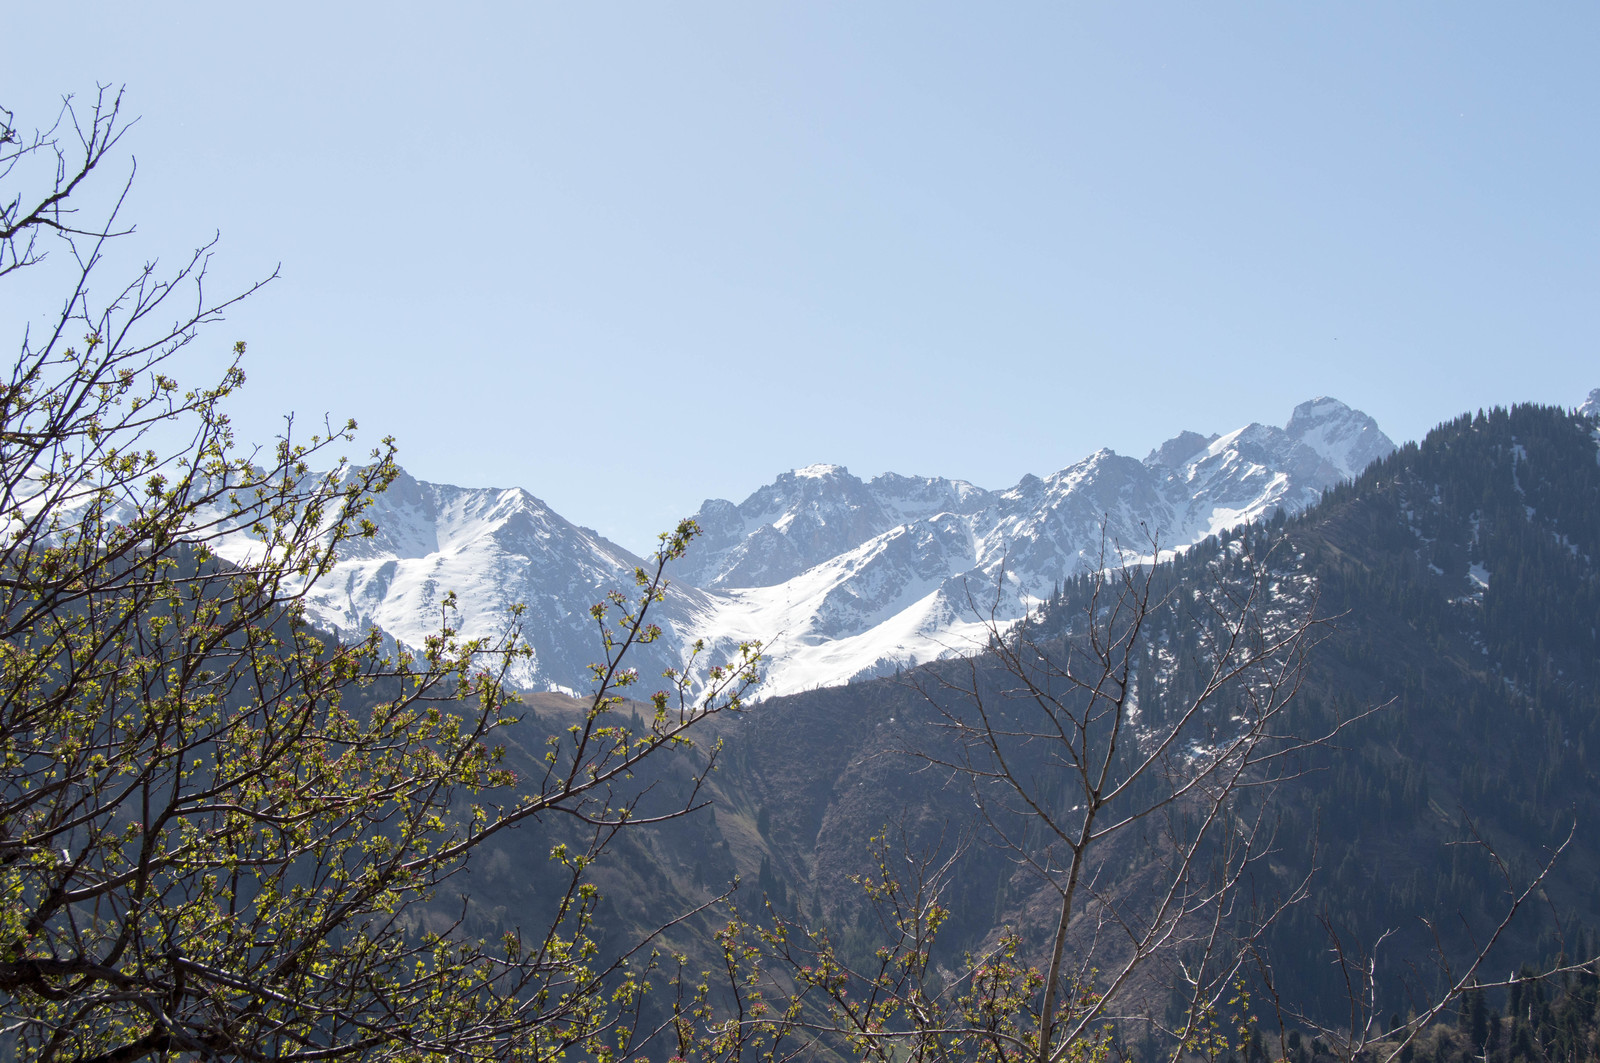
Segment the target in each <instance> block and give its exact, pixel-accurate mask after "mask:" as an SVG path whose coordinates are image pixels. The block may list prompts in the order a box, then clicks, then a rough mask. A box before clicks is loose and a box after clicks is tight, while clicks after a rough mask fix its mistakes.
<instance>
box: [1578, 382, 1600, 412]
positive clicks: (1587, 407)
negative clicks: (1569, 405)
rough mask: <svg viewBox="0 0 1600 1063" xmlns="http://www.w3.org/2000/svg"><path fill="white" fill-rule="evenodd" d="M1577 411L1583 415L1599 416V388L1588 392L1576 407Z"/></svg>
mask: <svg viewBox="0 0 1600 1063" xmlns="http://www.w3.org/2000/svg"><path fill="white" fill-rule="evenodd" d="M1578 412H1579V413H1581V414H1583V415H1584V416H1585V417H1600V388H1595V389H1594V390H1593V391H1591V392H1589V397H1588V399H1586V400H1585V401H1584V402H1583V404H1582V405H1581V406H1579V407H1578Z"/></svg>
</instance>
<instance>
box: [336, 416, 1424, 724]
mask: <svg viewBox="0 0 1600 1063" xmlns="http://www.w3.org/2000/svg"><path fill="white" fill-rule="evenodd" d="M1393 449H1394V444H1393V443H1392V442H1391V441H1390V440H1389V439H1388V437H1386V436H1385V435H1384V434H1383V433H1382V432H1381V431H1379V429H1378V426H1377V424H1376V423H1375V422H1373V420H1372V418H1370V417H1368V416H1367V415H1366V414H1363V413H1361V412H1359V411H1357V410H1353V409H1351V408H1350V407H1348V406H1345V405H1344V404H1343V403H1340V402H1338V401H1336V400H1334V399H1328V398H1319V399H1314V400H1312V401H1311V402H1307V403H1303V404H1301V405H1300V406H1298V407H1296V409H1295V410H1294V413H1293V415H1292V416H1291V417H1290V419H1289V421H1288V423H1287V424H1286V425H1285V426H1284V427H1282V428H1279V427H1276V426H1271V425H1261V424H1251V425H1247V426H1245V427H1243V428H1240V429H1238V430H1236V431H1233V432H1230V433H1228V434H1226V435H1220V436H1217V435H1213V436H1202V435H1200V434H1198V433H1195V432H1183V433H1181V434H1179V435H1177V436H1175V437H1173V438H1172V439H1170V440H1168V441H1167V442H1166V443H1164V444H1163V445H1162V446H1160V447H1158V448H1156V449H1155V450H1154V451H1152V452H1151V454H1150V455H1149V456H1148V457H1146V458H1145V459H1144V460H1143V461H1139V460H1137V459H1133V458H1127V457H1123V456H1121V455H1118V454H1115V453H1113V452H1111V451H1109V450H1102V451H1099V452H1097V453H1095V454H1091V455H1090V456H1089V457H1087V458H1084V459H1083V460H1082V461H1079V462H1077V463H1076V464H1074V465H1070V466H1068V467H1067V468H1065V469H1062V470H1060V471H1058V472H1055V473H1052V474H1050V475H1049V476H1045V477H1042V478H1041V477H1038V476H1032V475H1030V476H1025V477H1023V479H1022V480H1021V482H1019V483H1018V484H1016V485H1015V486H1013V487H1011V488H1008V489H1006V490H1002V491H989V490H984V489H983V488H980V487H976V486H974V485H972V484H969V483H966V482H963V481H960V480H947V479H941V478H937V477H913V476H900V475H896V474H893V473H886V474H884V475H882V476H878V477H875V478H874V479H872V480H869V481H863V480H861V479H859V478H857V477H855V476H852V475H851V474H850V473H849V471H848V470H846V469H845V468H843V467H841V466H837V465H813V466H809V467H807V468H804V469H798V470H795V471H793V472H789V473H784V474H783V475H781V476H779V477H778V478H777V479H776V480H775V481H774V482H773V483H771V484H768V485H767V486H765V487H762V488H760V489H759V490H757V491H756V492H754V493H753V494H752V495H750V497H749V498H747V499H745V500H744V501H743V502H740V503H737V504H735V503H733V502H729V501H726V500H721V499H713V500H709V501H707V502H705V503H704V504H703V505H702V506H701V508H700V512H699V513H698V514H697V515H696V519H697V520H698V521H699V523H700V525H701V527H702V528H703V529H704V534H703V535H702V536H701V538H700V539H699V540H698V541H697V542H696V543H695V544H694V546H693V547H692V548H691V552H690V555H689V556H688V557H687V558H685V559H684V560H683V561H682V562H679V563H678V567H677V568H676V570H675V571H674V572H673V573H672V575H673V577H674V580H675V590H674V593H673V594H672V595H670V596H669V598H668V601H667V604H666V606H665V608H664V611H663V612H662V613H661V614H660V621H661V622H662V626H663V627H664V628H665V629H666V630H665V634H664V636H663V639H662V640H661V642H660V643H658V644H657V647H652V649H658V650H659V656H660V659H659V660H656V661H650V660H643V659H641V660H638V661H635V662H634V663H635V664H636V665H638V666H639V668H640V671H641V673H645V674H648V671H647V670H649V669H653V668H654V667H655V666H658V665H660V664H661V663H663V662H664V661H666V660H668V659H671V658H672V657H674V656H675V655H676V654H678V653H680V652H681V649H682V647H684V646H686V645H687V644H688V643H689V642H691V641H692V640H693V639H695V638H705V639H707V641H708V642H709V643H710V644H711V645H712V646H714V647H717V646H721V647H726V646H728V645H729V644H731V643H733V642H737V641H740V640H743V639H749V638H758V639H761V640H763V641H764V642H766V643H767V644H768V646H769V651H770V665H769V667H768V671H767V680H766V683H765V685H764V687H763V690H764V692H765V693H767V694H775V693H790V692H793V691H796V690H802V689H808V688H811V687H815V686H823V685H830V684H835V683H842V682H846V681H849V680H851V679H856V678H863V677H866V676H871V675H880V674H883V673H884V672H890V671H893V670H895V669H896V668H897V667H900V666H904V665H909V664H914V663H918V662H921V661H926V660H929V659H931V658H934V657H938V656H944V655H948V654H953V653H962V652H970V651H971V650H972V649H973V648H975V646H979V645H981V644H982V641H983V639H984V638H985V637H986V634H987V629H986V628H985V625H984V621H986V620H987V619H988V618H990V617H993V618H994V619H996V620H998V621H1000V622H1002V623H1006V622H1010V621H1012V620H1014V619H1016V618H1018V617H1020V616H1021V615H1023V612H1024V611H1025V610H1026V609H1027V608H1028V607H1029V606H1030V605H1031V604H1032V603H1035V602H1037V601H1039V600H1041V599H1043V598H1044V597H1046V596H1047V595H1049V594H1050V593H1051V591H1052V590H1053V588H1054V587H1055V586H1056V584H1057V582H1058V581H1060V580H1062V579H1064V578H1066V577H1068V576H1071V575H1074V574H1076V573H1079V572H1082V571H1084V570H1086V569H1089V568H1095V567H1099V566H1101V565H1104V564H1114V563H1117V562H1118V560H1119V559H1125V558H1128V557H1133V556H1144V557H1148V556H1149V555H1150V553H1151V551H1152V549H1153V548H1154V546H1155V544H1159V548H1160V549H1161V550H1162V551H1163V552H1165V551H1167V550H1170V549H1181V548H1182V547H1184V546H1187V545H1188V544H1190V543H1194V542H1197V541H1199V540H1200V539H1202V538H1204V537H1205V536H1207V535H1209V534H1212V533H1213V532H1216V531H1219V530H1221V529H1223V528H1226V527H1231V526H1233V525H1235V524H1238V523H1240V522H1242V521H1247V520H1251V519H1254V518H1257V517H1261V516H1266V515H1269V514H1271V513H1272V512H1273V511H1274V510H1277V509H1279V508H1282V509H1285V510H1288V511H1291V512H1292V511H1297V510H1299V509H1302V508H1304V507H1305V506H1307V505H1309V504H1310V503H1312V502H1314V501H1315V500H1316V499H1317V498H1318V497H1320V494H1321V492H1322V490H1323V489H1324V488H1326V487H1328V486H1331V485H1332V484H1334V483H1336V482H1338V481H1339V480H1341V479H1344V478H1347V477H1350V476H1353V475H1354V474H1356V473H1358V472H1359V471H1360V470H1361V469H1362V468H1364V467H1365V465H1366V464H1367V463H1369V462H1370V461H1372V460H1373V459H1375V458H1379V457H1382V456H1384V455H1385V454H1387V453H1389V452H1390V451H1391V450H1393ZM372 518H373V520H374V521H375V522H376V523H377V524H378V526H379V528H380V529H381V532H380V534H379V536H378V537H377V538H375V539H372V540H368V541H365V542H363V543H360V544H356V545H355V546H354V547H353V548H352V549H350V550H349V551H347V555H346V556H345V557H344V558H342V559H341V560H340V562H339V564H338V566H337V567H336V569H335V570H334V572H333V573H332V575H330V576H329V577H328V578H327V579H326V580H324V581H323V582H322V583H321V584H319V585H318V587H317V588H316V592H315V594H314V596H313V598H312V600H311V603H310V609H311V612H312V614H313V615H314V617H315V618H316V619H317V620H318V621H319V622H320V623H323V624H325V625H328V626H331V627H335V628H337V629H338V630H340V631H341V632H345V633H352V634H353V633H356V632H362V631H365V630H366V629H367V628H368V627H371V626H377V627H379V628H381V629H382V630H383V631H384V632H386V633H387V634H389V635H391V636H392V637H394V638H396V639H398V640H399V641H401V642H405V643H408V644H414V645H415V644H420V643H421V641H422V639H423V638H425V637H426V636H427V634H429V633H431V632H433V631H436V630H437V629H438V626H439V619H440V617H439V608H440V602H441V600H442V599H443V597H444V595H445V594H446V592H448V591H450V590H454V591H455V592H456V593H457V596H458V600H459V602H460V605H461V614H460V620H461V625H460V626H461V629H462V630H463V632H464V633H465V634H467V635H469V636H472V635H479V634H489V633H492V632H494V631H496V630H498V628H499V627H500V626H501V625H503V624H504V618H505V616H506V613H507V611H508V609H509V608H510V607H511V605H513V604H514V603H518V602H520V603H524V604H526V606H527V614H526V617H525V620H524V630H525V632H526V635H527V638H528V641H529V642H530V644H531V645H532V647H533V649H534V657H533V658H532V659H531V660H530V661H529V662H527V663H526V666H525V667H523V668H521V669H520V670H519V671H518V673H517V675H516V676H515V678H516V679H517V680H518V681H519V682H521V683H523V684H526V685H529V686H534V687H550V686H560V687H566V688H574V689H579V690H581V689H585V688H586V687H587V683H588V672H587V668H586V666H587V665H588V663H589V662H590V661H592V660H594V659H595V658H596V657H597V656H598V655H599V640H598V637H597V634H596V632H595V629H594V622H593V620H592V619H591V618H590V616H589V613H588V608H589V606H590V605H591V604H593V603H594V602H595V601H597V600H599V599H600V598H601V597H602V596H603V595H604V594H605V592H606V591H608V590H610V589H612V588H621V589H623V590H627V589H628V588H629V587H631V585H632V574H633V570H634V567H635V566H636V565H638V564H639V563H640V561H639V559H638V558H637V557H635V556H634V555H633V554H631V553H629V552H628V551H627V550H624V549H622V548H621V547H619V546H617V545H615V544H614V543H611V542H608V541H607V540H605V539H604V538H602V537H601V536H599V535H598V534H596V533H595V532H592V531H589V530H587V529H584V528H580V527H577V526H575V525H573V524H571V523H570V522H568V521H566V520H565V519H563V518H562V517H560V516H559V515H557V514H555V513H554V512H552V511H551V510H550V509H549V508H548V507H547V506H545V505H544V504H543V503H542V502H540V501H539V500H538V499H537V498H534V497H533V496H532V495H530V494H528V493H527V492H526V491H522V490H493V489H481V490H474V489H467V488H460V487H451V486H448V485H442V484H428V483H423V482H421V481H418V480H415V479H412V478H410V477H407V476H402V477H401V478H400V479H399V480H397V481H396V483H395V484H394V486H392V487H391V488H390V489H389V491H388V492H387V493H386V494H384V495H383V496H382V497H381V498H380V499H379V502H378V505H377V507H376V511H375V512H374V513H373V514H372Z"/></svg>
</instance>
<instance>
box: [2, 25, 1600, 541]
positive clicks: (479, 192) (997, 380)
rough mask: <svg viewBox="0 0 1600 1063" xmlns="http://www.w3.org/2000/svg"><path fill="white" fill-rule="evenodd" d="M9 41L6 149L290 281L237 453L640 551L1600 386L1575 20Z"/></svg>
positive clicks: (272, 306)
mask: <svg viewBox="0 0 1600 1063" xmlns="http://www.w3.org/2000/svg"><path fill="white" fill-rule="evenodd" d="M69 12H70V13H69ZM6 34H7V37H8V39H9V41H10V42H11V43H10V44H9V45H8V47H7V49H6V58H5V61H4V64H3V66H0V104H3V105H4V106H7V107H10V108H11V109H13V110H14V111H16V112H17V114H18V117H19V118H22V119H24V120H27V119H30V118H31V119H33V120H34V122H33V123H30V124H36V123H38V122H44V121H47V120H48V119H49V118H50V117H52V116H53V114H54V112H55V110H56V107H57V106H58V99H59V96H60V95H61V94H62V93H67V92H72V93H77V94H78V95H79V96H80V97H82V96H86V95H87V96H92V94H93V89H94V85H95V83H96V82H101V83H111V84H113V85H125V86H126V91H127V97H126V98H127V107H128V109H129V110H130V111H132V112H133V113H136V114H139V115H142V118H141V120H140V122H139V124H138V125H137V126H136V127H135V128H134V130H133V131H132V133H130V135H129V138H128V140H127V141H125V143H126V144H127V145H128V146H129V148H130V149H131V150H132V152H133V153H134V154H136V155H137V157H138V178H137V182H136V184H135V188H134V195H133V197H132V200H131V202H130V205H129V207H128V213H127V216H128V217H129V218H130V219H132V220H134V221H136V222H137V223H138V225H139V234H138V236H137V237H136V239H137V240H138V241H139V244H138V248H139V250H138V252H137V253H138V254H139V255H140V256H143V257H151V256H162V257H163V259H164V260H175V258H176V257H177V256H178V255H180V254H181V253H182V252H183V251H184V250H185V249H188V248H192V247H193V246H194V245H195V244H196V243H199V242H201V241H203V240H204V239H206V238H207V237H209V236H210V235H211V233H212V232H213V230H220V232H221V235H222V243H221V249H220V253H219V255H218V256H217V259H216V260H215V277H216V284H217V285H218V286H219V287H220V286H226V285H228V284H234V285H237V284H240V283H243V282H244V281H246V280H248V279H249V278H251V277H254V276H257V275H261V274H265V273H268V272H270V271H271V270H272V269H273V268H274V266H276V265H277V264H279V263H281V264H282V276H281V279H280V280H278V281H276V282H274V283H273V284H272V285H270V286H269V287H268V289H267V290H265V291H263V292H262V293H261V294H259V295H258V296H256V297H255V298H254V299H252V300H251V301H250V302H249V303H248V304H246V305H245V306H243V307H241V308H240V309H239V310H238V311H237V312H235V313H234V314H232V315H231V317H230V319H229V320H228V322H227V323H225V324H224V325H222V326H220V327H219V328H218V329H217V330H216V331H215V332H213V333H212V334H211V335H210V336H209V337H207V338H205V339H204V340H203V341H202V349H201V350H199V352H198V353H200V354H203V355H205V356H206V357H209V358H211V359H212V361H213V362H215V361H217V360H218V359H220V357H221V355H222V352H224V351H225V349H226V348H227V346H228V345H229V344H230V343H231V341H232V340H233V339H235V338H243V339H245V340H248V341H249V344H250V356H249V360H248V363H247V369H248V373H249V376H250V385H249V387H248V388H247V389H246V392H245V394H244V396H243V398H242V400H241V401H240V403H239V405H238V406H237V407H236V410H235V420H236V422H237V423H238V425H239V427H240V430H241V434H243V435H244V436H246V437H248V438H253V439H260V440H265V439H268V438H270V436H271V435H272V433H273V431H274V429H275V427H276V425H277V423H278V422H277V418H279V417H280V416H281V415H282V414H283V413H285V412H288V411H291V410H293V411H297V413H298V415H299V416H300V417H302V418H306V417H320V416H321V415H322V414H323V413H324V412H328V413H332V414H333V415H335V416H336V417H339V418H343V417H346V416H354V417H356V418H357V419H358V420H360V421H361V423H362V426H363V428H364V429H370V430H371V434H372V435H373V436H374V437H375V436H376V435H379V434H384V433H393V434H394V435H396V436H398V437H399V440H400V444H401V461H402V463H403V464H404V465H405V466H406V467H407V468H408V469H409V470H411V471H412V472H413V473H415V474H416V475H418V476H421V477H423V478H425V479H432V480H444V481H448V482H453V483H460V484H468V485H478V486H481V485H499V486H513V485H515V486H522V487H526V488H528V489H529V490H531V491H532V492H533V493H534V494H536V495H538V496H540V497H541V498H543V499H545V500H546V501H547V502H549V503H550V504H551V505H552V506H553V507H555V509H556V510H557V511H559V512H560V513H562V514H563V515H564V516H566V517H568V518H569V519H571V520H574V521H576V522H578V523H581V524H587V525H590V526H592V527H595V528H597V529H599V530H600V531H602V532H604V533H605V534H607V535H609V536H611V537H613V538H615V539H617V540H618V541H619V542H621V543H623V544H624V545H627V546H630V547H633V548H635V549H639V548H641V547H643V546H644V545H645V544H647V543H648V542H650V541H651V538H652V535H653V533H654V532H655V531H656V530H659V529H661V528H664V527H666V526H668V525H669V524H670V523H671V522H672V521H673V520H674V519H675V518H677V517H679V516H682V515H684V514H686V513H689V512H692V511H693V510H694V509H695V508H697V507H698V505H699V503H700V501H701V499H703V498H706V497H710V496H720V497H729V498H733V499H735V500H737V499H740V498H743V497H744V496H745V495H746V494H747V493H748V492H749V491H751V490H753V489H754V488H756V487H757V486H759V485H760V484H762V483H765V482H767V481H769V480H770V479H771V478H772V477H773V475H775V474H776V473H778V472H781V471H783V470H786V469H789V468H792V467H795V466H799V465H806V464H809V463H812V462H817V461H829V462H837V463H840V464H844V465H848V466H849V467H850V468H851V470H852V471H853V472H855V473H857V474H858V475H862V476H870V475H875V474H877V473H879V472H882V471H885V470H894V471H898V472H904V473H920V474H925V475H944V476H955V477H961V478H964V479H968V480H971V481H973V482H975V483H978V484H980V485H982V486H985V487H991V488H996V487H1004V486H1008V485H1010V484H1012V483H1015V482H1016V480H1017V479H1018V478H1019V477H1020V476H1021V475H1022V474H1023V473H1025V472H1035V473H1046V472H1050V471H1052V470H1054V469H1057V468H1060V467H1062V466H1064V465H1066V464H1068V463H1070V462H1072V461H1074V460H1076V459H1078V458H1080V457H1083V456H1084V455H1085V454H1087V453H1089V452H1091V451H1093V450H1095V449H1097V448H1099V447H1102V446H1109V447H1112V448H1114V449H1116V450H1118V451H1121V452H1123V453H1128V454H1133V455H1135V456H1142V455H1143V454H1144V453H1145V452H1146V451H1148V450H1149V449H1150V448H1151V447H1152V446H1154V445H1156V444H1157V443H1159V442H1160V441H1161V440H1162V439H1164V438H1166V437H1167V436H1169V435H1171V434H1174V433H1175V432H1176V431H1177V430H1178V429H1180V428H1185V427H1188V428H1194V429H1197V430H1201V431H1208V432H1209V431H1226V430H1228V429H1231V428H1233V427H1237V426H1238V425H1240V424H1244V423H1246V422H1248V421H1252V420H1259V421H1267V422H1276V423H1280V424H1281V423H1282V422H1283V421H1284V420H1285V419H1286V418H1287V416H1288V414H1289V411H1290V410H1291V408H1292V407H1293V406H1294V405H1295V404H1296V403H1298V402H1300V401H1302V400H1304V399H1307V398H1310V397H1312V396H1314V395H1318V394H1331V395H1334V396H1337V397H1339V398H1341V399H1343V400H1344V401H1346V402H1348V403H1350V404H1351V405H1353V406H1357V407H1360V408H1362V409H1364V410H1366V411H1367V412H1369V413H1371V414H1372V415H1373V416H1375V417H1376V418H1377V419H1378V421H1379V423H1380V424H1381V425H1382V426H1383V427H1384V429H1385V430H1386V431H1387V432H1388V433H1389V434H1390V435H1391V436H1393V437H1395V438H1396V439H1406V438H1415V437H1417V436H1419V435H1420V434H1421V433H1423V432H1425V431H1426V430H1427V429H1428V428H1429V427H1431V426H1432V425H1433V424H1435V423H1437V422H1438V421H1440V420H1442V419H1444V418H1446V417H1449V416H1452V415H1454V414H1456V413H1458V412H1461V411H1463V410H1467V409H1471V408H1476V407H1478V406H1483V405H1488V404H1491V403H1503V402H1510V401H1519V400H1530V399H1531V400H1539V401H1544V402H1556V403H1563V404H1569V405H1570V404H1576V403H1577V402H1579V401H1580V400H1581V399H1582V398H1583V397H1584V396H1585V395H1586V394H1587V393H1588V391H1589V389H1590V388H1594V387H1600V357H1597V356H1596V355H1597V351H1600V344H1597V342H1596V341H1597V334H1600V321H1597V311H1600V64H1597V63H1596V61H1595V60H1596V56H1600V6H1597V5H1593V4H1582V3H1567V4H1542V5H1508V4H1489V3H1460V2H1454V0H1452V2H1449V3H1442V2H1439V3H1421V2H1418V3H1405V4H1298V3H1297V4H1289V3H1279V4H1254V3H1252V4H1246V3H1234V4H1196V3H1166V4H1158V3H1138V4H1136V3H1128V4H1120V3H1109V2H1104V3H1092V4H1066V3H1055V2H1052V3H1038V4H1023V3H1018V4H1007V5H990V4H970V3H962V4H956V3H950V4H935V3H925V2H918V3H889V2H882V0H875V2H872V3H837V4H826V3H813V2H806V3H737V4H735V3H727V4H707V3H691V4H674V5H669V4H663V3H636V4H620V3H607V4H562V5H555V4H534V3H502V4H483V3H478V4H474V3H459V4H448V5H447V4H439V3H428V4H411V3H385V4H381V5H380V4H355V3H330V2H327V0H324V2H322V3H318V4H307V3H298V2H279V3H273V4H251V5H242V4H218V3H214V2H212V3H204V4H201V3H194V4H172V3H161V2H150V3H139V4H130V3H126V2H117V3H95V2H74V3H73V4H71V5H66V6H62V5H52V4H43V3H34V4H26V5H19V6H18V7H17V9H15V10H13V11H11V12H10V13H9V14H8V15H7V16H6ZM42 300H43V293H41V292H31V291H29V290H28V289H27V288H26V287H21V286H13V287H12V288H11V289H9V290H8V291H7V292H6V293H5V294H4V295H0V314H3V315H4V318H3V320H4V322H5V324H6V326H7V327H8V328H12V327H13V326H14V325H16V323H17V322H18V321H19V320H23V319H26V318H27V317H28V316H29V315H31V314H34V313H35V312H36V311H37V309H38V308H39V307H40V306H43V305H44V302H43V301H42ZM7 342H11V341H9V340H8V341H7Z"/></svg>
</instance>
